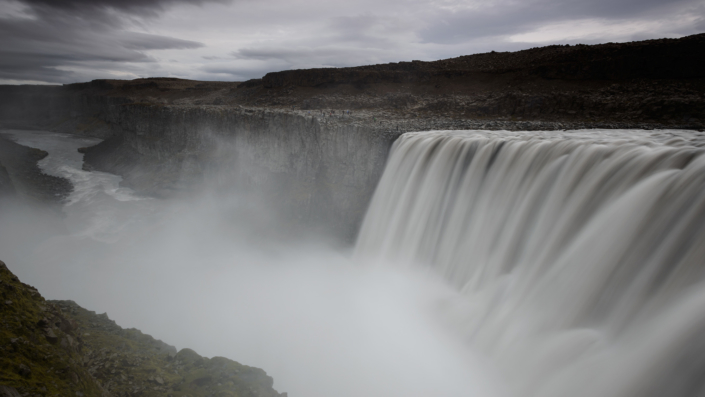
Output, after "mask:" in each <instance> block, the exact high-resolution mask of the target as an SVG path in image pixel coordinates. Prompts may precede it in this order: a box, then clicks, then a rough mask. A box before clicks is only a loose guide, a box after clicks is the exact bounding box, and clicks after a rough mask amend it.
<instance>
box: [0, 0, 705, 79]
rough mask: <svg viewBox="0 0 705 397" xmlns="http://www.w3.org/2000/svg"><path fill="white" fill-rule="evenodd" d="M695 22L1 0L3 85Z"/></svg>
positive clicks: (686, 5)
mask: <svg viewBox="0 0 705 397" xmlns="http://www.w3.org/2000/svg"><path fill="white" fill-rule="evenodd" d="M702 32H705V1H704V0H670V1H665V0H356V1H349V0H348V1H342V0H0V83H5V84H18V83H22V84H24V83H72V82H82V81H89V80H92V79H99V78H117V79H133V78H139V77H180V78H187V79H196V80H227V81H243V80H247V79H250V78H257V77H262V76H263V75H264V74H266V73H267V72H271V71H279V70H286V69H301V68H313V67H332V66H335V67H337V66H357V65H368V64H375V63H386V62H398V61H410V60H414V59H420V60H427V61H430V60H436V59H443V58H451V57H456V56H460V55H468V54H474V53H480V52H487V51H491V50H495V51H514V50H520V49H525V48H530V47H536V46H541V45H547V44H576V43H585V44H592V43H603V42H609V41H612V42H622V41H632V40H644V39H652V38H662V37H682V36H686V35H690V34H695V33H702Z"/></svg>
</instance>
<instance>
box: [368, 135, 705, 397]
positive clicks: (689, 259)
mask: <svg viewBox="0 0 705 397" xmlns="http://www.w3.org/2000/svg"><path fill="white" fill-rule="evenodd" d="M703 144H705V138H703V137H702V136H699V135H698V134H697V133H694V132H687V131H655V132H647V131H627V130H621V131H620V130H617V131H567V132H487V131H485V132H483V131H437V132H420V133H408V134H404V135H402V136H401V137H400V138H399V139H398V140H397V142H396V143H395V145H394V146H393V148H392V153H391V155H390V158H389V161H388V164H387V167H386V169H385V172H384V174H383V176H382V179H381V181H380V183H379V186H378V188H377V191H376V192H375V195H374V197H373V200H372V203H371V205H370V208H369V210H368V213H367V216H366V218H365V220H364V222H363V225H362V228H361V231H360V234H359V238H358V243H357V246H356V255H357V256H358V257H365V258H370V257H372V258H383V259H385V260H386V261H389V262H397V263H419V264H423V265H427V266H430V267H432V268H433V269H434V270H435V271H436V272H437V273H438V274H439V275H441V276H442V277H444V278H445V279H446V280H447V281H448V282H449V283H451V284H452V285H454V286H455V287H456V288H457V289H458V290H459V291H461V292H462V299H459V301H458V302H455V303H454V306H453V308H452V309H448V310H449V311H451V312H452V313H453V317H454V318H455V321H456V325H457V328H458V329H459V330H460V331H461V332H462V334H463V336H464V337H465V338H467V340H468V342H469V344H470V345H471V346H473V348H474V349H476V350H478V351H480V352H481V353H483V354H485V355H486V356H488V357H489V358H490V359H492V360H494V361H495V362H496V363H497V366H498V368H499V369H500V371H501V372H503V373H504V374H505V375H506V377H507V378H508V379H509V382H510V383H511V387H512V388H513V390H514V391H515V392H516V393H517V394H518V395H522V396H527V395H533V396H566V395H578V396H615V397H616V396H664V395H668V396H694V395H702V394H703V393H704V392H705V377H704V376H703V375H705V336H704V335H705V283H704V282H703V279H704V277H703V276H704V271H705V263H704V262H705V156H703V149H702V146H703Z"/></svg>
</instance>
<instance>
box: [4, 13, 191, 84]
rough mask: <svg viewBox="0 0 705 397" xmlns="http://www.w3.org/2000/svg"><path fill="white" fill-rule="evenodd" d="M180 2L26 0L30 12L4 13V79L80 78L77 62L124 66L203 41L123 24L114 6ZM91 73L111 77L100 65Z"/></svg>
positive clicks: (85, 65)
mask: <svg viewBox="0 0 705 397" xmlns="http://www.w3.org/2000/svg"><path fill="white" fill-rule="evenodd" d="M176 2H177V1H175V0H172V1H167V0H152V1H129V0H128V1H108V0H98V1H87V0H86V1H84V0H73V1H56V0H29V1H25V2H23V4H25V5H26V6H28V7H29V9H28V11H27V14H28V16H29V17H22V18H7V17H6V18H0V79H4V80H18V81H23V80H24V81H27V80H31V81H43V82H48V83H70V82H75V81H77V79H81V76H78V75H76V73H74V72H72V71H71V69H72V68H77V67H78V68H81V67H83V68H95V66H96V64H97V63H104V62H108V64H106V65H105V66H107V68H108V69H123V68H124V66H117V65H115V63H129V62H152V61H154V59H153V58H151V57H150V56H148V55H147V54H145V52H144V51H149V50H165V49H192V48H199V47H202V46H203V44H202V43H198V42H194V41H189V40H182V39H178V38H173V37H165V36H161V35H154V34H147V33H138V32H130V31H127V30H124V28H123V27H124V26H123V25H124V22H123V21H121V19H120V18H121V15H120V14H119V13H116V12H115V11H116V10H117V11H120V12H122V11H124V12H128V13H137V12H138V11H139V12H141V13H142V16H143V15H151V14H152V13H154V12H156V11H158V10H161V9H162V8H163V7H165V6H167V5H169V4H172V3H176ZM182 2H183V1H182ZM201 2H202V1H193V2H192V3H201ZM96 72H97V73H96ZM91 74H92V75H95V74H97V75H98V76H104V77H111V75H110V74H109V73H102V74H101V72H100V71H99V70H97V71H94V72H93V73H91Z"/></svg>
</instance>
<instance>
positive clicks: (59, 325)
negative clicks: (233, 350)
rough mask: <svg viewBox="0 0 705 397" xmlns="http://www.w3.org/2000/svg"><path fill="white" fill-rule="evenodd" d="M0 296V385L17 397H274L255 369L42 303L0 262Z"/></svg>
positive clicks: (71, 307)
mask: <svg viewBox="0 0 705 397" xmlns="http://www.w3.org/2000/svg"><path fill="white" fill-rule="evenodd" d="M0 294H1V295H0V298H1V302H0V385H5V386H9V387H13V388H15V389H17V390H18V391H19V392H20V394H22V395H23V396H32V397H33V396H78V397H91V396H116V397H117V396H125V397H127V396H140V397H148V396H164V397H200V396H204V397H205V396H216V397H277V396H280V394H279V393H277V391H275V390H274V389H272V384H273V380H272V378H271V377H269V376H267V374H266V373H265V372H264V371H263V370H261V369H259V368H254V367H249V366H246V365H242V364H240V363H238V362H235V361H232V360H229V359H226V358H223V357H214V358H211V359H208V358H206V357H201V356H200V355H198V354H197V353H196V352H194V351H193V350H191V349H182V350H181V351H179V352H178V353H177V351H176V349H175V348H174V347H173V346H170V345H168V344H166V343H164V342H162V341H160V340H156V339H154V338H153V337H151V336H149V335H146V334H143V333H142V332H140V331H139V330H136V329H123V328H121V327H119V326H118V325H117V324H115V322H114V321H112V320H110V319H109V318H108V316H107V314H96V313H95V312H92V311H88V310H86V309H83V308H82V307H80V306H78V305H77V304H76V303H75V302H72V301H45V300H44V298H42V296H41V295H40V294H39V292H38V291H37V290H36V289H34V288H33V287H31V286H28V285H26V284H22V283H21V282H20V281H19V279H17V277H16V276H14V275H13V274H12V273H11V272H10V271H9V270H8V269H7V267H6V266H5V265H4V264H3V263H2V262H0ZM282 395H285V393H282Z"/></svg>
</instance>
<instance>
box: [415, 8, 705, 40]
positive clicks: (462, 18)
mask: <svg viewBox="0 0 705 397" xmlns="http://www.w3.org/2000/svg"><path fill="white" fill-rule="evenodd" d="M699 3H700V2H699V0H673V1H670V2H667V3H666V2H664V1H663V0H593V1H580V0H570V1H556V0H533V1H532V0H527V1H522V2H515V1H494V2H491V3H487V4H486V5H485V6H484V7H483V8H481V9H472V10H463V11H448V10H442V11H436V12H434V13H430V14H429V19H430V20H432V21H433V22H432V23H431V24H430V26H429V27H427V28H425V29H423V30H421V31H420V32H419V37H420V38H421V39H422V41H424V42H426V43H440V44H451V43H458V42H462V41H465V40H468V39H478V38H482V37H492V36H508V35H511V34H516V33H522V32H526V31H527V30H531V29H534V28H538V27H541V26H544V25H546V24H549V23H556V22H562V21H568V20H579V19H584V18H596V19H602V20H616V19H636V18H639V17H650V16H651V17H653V16H655V15H657V14H658V13H659V12H662V11H664V10H666V11H670V10H674V9H679V8H681V9H682V8H685V7H688V6H693V7H694V6H695V5H697V4H699Z"/></svg>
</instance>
